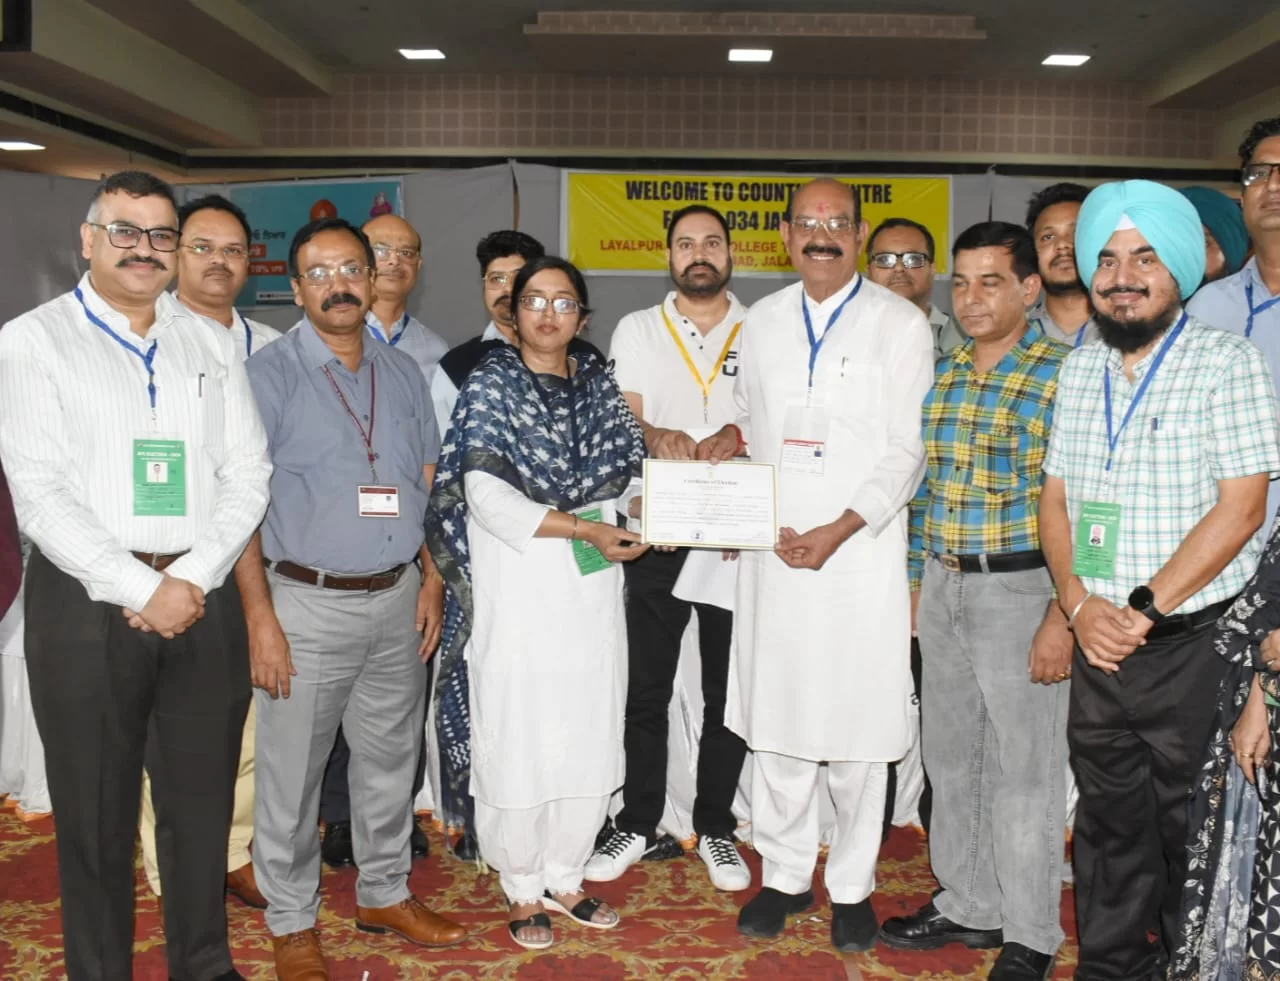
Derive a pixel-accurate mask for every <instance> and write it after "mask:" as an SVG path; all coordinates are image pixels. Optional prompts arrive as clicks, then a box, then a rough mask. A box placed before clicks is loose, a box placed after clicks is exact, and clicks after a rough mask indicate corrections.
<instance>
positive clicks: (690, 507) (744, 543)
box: [642, 459, 778, 549]
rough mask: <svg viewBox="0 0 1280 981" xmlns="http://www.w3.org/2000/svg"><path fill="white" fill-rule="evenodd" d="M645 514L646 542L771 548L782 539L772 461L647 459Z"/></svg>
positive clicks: (696, 546)
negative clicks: (706, 461) (722, 461)
mask: <svg viewBox="0 0 1280 981" xmlns="http://www.w3.org/2000/svg"><path fill="white" fill-rule="evenodd" d="M642 514H643V522H644V542H645V544H646V545H680V546H688V547H692V548H719V549H771V548H773V547H774V545H775V544H776V543H777V541H778V511H777V495H776V492H775V485H774V471H773V467H772V465H770V464H767V463H745V462H736V463H735V462H726V463H720V464H715V465H713V464H710V463H704V462H701V461H694V460H653V459H650V460H645V462H644V507H643V511H642Z"/></svg>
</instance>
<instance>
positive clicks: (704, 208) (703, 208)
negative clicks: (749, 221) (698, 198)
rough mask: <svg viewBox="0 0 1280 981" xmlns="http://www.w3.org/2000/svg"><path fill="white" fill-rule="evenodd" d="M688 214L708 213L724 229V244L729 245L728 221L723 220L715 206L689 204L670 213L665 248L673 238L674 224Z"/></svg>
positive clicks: (674, 233)
mask: <svg viewBox="0 0 1280 981" xmlns="http://www.w3.org/2000/svg"><path fill="white" fill-rule="evenodd" d="M690 215H710V216H711V217H712V218H714V219H715V220H716V221H718V222H719V223H720V228H721V229H723V231H724V244H725V245H729V244H730V243H729V223H728V222H727V221H725V220H724V215H722V214H720V212H718V211H717V210H716V209H715V208H713V207H711V206H710V205H706V204H689V205H685V207H683V208H681V209H680V210H679V211H676V212H674V213H673V214H672V215H671V221H670V222H668V223H667V248H668V249H669V248H671V243H672V242H673V241H674V240H675V235H676V225H678V224H680V222H681V221H682V220H683V219H685V218H688V217H689V216H690Z"/></svg>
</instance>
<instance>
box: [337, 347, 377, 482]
mask: <svg viewBox="0 0 1280 981" xmlns="http://www.w3.org/2000/svg"><path fill="white" fill-rule="evenodd" d="M324 373H325V375H326V377H328V379H329V384H330V385H332V386H333V390H334V391H335V392H337V393H338V398H339V399H340V400H341V402H342V407H343V408H344V409H346V410H347V415H349V416H350V417H351V421H352V422H354V423H355V424H356V429H358V430H360V439H361V440H363V441H364V448H365V451H366V452H367V453H368V454H369V472H370V473H372V474H373V482H374V483H375V484H376V483H377V482H378V468H377V466H376V465H375V464H374V462H373V461H374V460H375V459H376V457H375V456H374V452H373V424H374V422H375V417H374V409H375V408H376V406H377V404H378V366H377V365H376V364H373V363H372V362H371V363H370V364H369V431H368V432H367V433H366V432H365V430H364V426H362V425H360V420H359V419H358V418H356V414H355V413H354V412H352V411H351V404H350V403H349V402H348V401H347V397H346V396H345V395H343V394H342V389H341V388H339V387H338V381H337V379H336V378H334V377H333V372H332V371H330V370H329V366H328V365H325V366H324Z"/></svg>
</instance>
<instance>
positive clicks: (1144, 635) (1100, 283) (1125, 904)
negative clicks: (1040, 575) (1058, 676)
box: [1040, 181, 1280, 981]
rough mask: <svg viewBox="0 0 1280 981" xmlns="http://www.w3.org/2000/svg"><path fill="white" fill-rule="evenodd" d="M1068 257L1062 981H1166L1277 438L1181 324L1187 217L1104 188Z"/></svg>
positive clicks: (1247, 355) (1239, 366)
mask: <svg viewBox="0 0 1280 981" xmlns="http://www.w3.org/2000/svg"><path fill="white" fill-rule="evenodd" d="M1075 253H1076V262H1077V264H1078V266H1079V269H1080V274H1081V277H1082V279H1083V281H1084V282H1085V283H1087V284H1088V285H1089V289H1090V291H1091V296H1092V299H1093V305H1094V310H1095V314H1094V320H1095V322H1096V324H1097V325H1098V329H1099V331H1100V335H1101V339H1102V343H1101V344H1090V345H1088V346H1086V347H1084V348H1082V349H1081V350H1078V351H1074V352H1072V354H1071V355H1070V357H1068V359H1067V361H1066V363H1065V364H1064V366H1063V369H1062V373H1061V375H1060V377H1059V382H1058V398H1057V403H1056V405H1055V409H1054V420H1053V432H1052V435H1051V437H1050V441H1049V451H1048V455H1047V456H1046V458H1045V463H1044V471H1045V474H1046V479H1045V487H1044V491H1043V494H1042V496H1041V499H1040V538H1041V544H1042V546H1043V548H1044V552H1045V557H1046V558H1047V559H1048V562H1049V568H1050V571H1051V572H1052V574H1053V579H1054V583H1055V584H1056V586H1057V590H1058V602H1059V603H1060V605H1061V607H1062V610H1063V612H1064V613H1065V614H1066V615H1067V618H1068V622H1069V624H1070V625H1071V627H1072V629H1073V630H1074V632H1075V639H1076V649H1075V654H1074V665H1073V670H1072V683H1071V702H1070V708H1069V713H1068V723H1067V739H1068V744H1069V746H1070V750H1071V760H1072V765H1073V768H1074V770H1075V775H1076V782H1077V784H1078V786H1079V789H1080V802H1079V807H1078V810H1077V814H1076V825H1075V847H1074V851H1075V872H1076V919H1077V923H1078V924H1079V936H1080V961H1079V966H1078V968H1077V970H1076V975H1075V976H1076V978H1077V979H1078V981H1094V979H1121V978H1123V979H1130V978H1152V977H1163V975H1164V967H1165V965H1166V964H1167V962H1168V960H1169V955H1170V948H1171V945H1172V944H1173V942H1174V940H1175V938H1176V936H1177V917H1178V911H1179V901H1180V899H1181V885H1182V883H1183V881H1184V880H1185V879H1186V871H1187V863H1188V853H1187V843H1186V832H1187V815H1188V808H1187V797H1188V791H1189V789H1190V787H1191V785H1192V781H1193V779H1194V778H1195V776H1196V773H1197V771H1198V770H1199V768H1200V765H1201V763H1202V762H1203V759H1204V752H1205V747H1206V744H1207V742H1208V738H1209V734H1210V730H1211V728H1212V725H1213V722H1214V714H1215V710H1216V705H1217V696H1218V686H1219V682H1220V681H1221V679H1222V677H1223V675H1224V674H1225V672H1226V668H1227V662H1226V660H1225V659H1224V658H1221V657H1219V656H1217V654H1216V653H1215V651H1214V646H1213V641H1214V631H1213V630H1212V629H1211V628H1212V626H1213V624H1214V622H1215V621H1216V620H1217V619H1218V617H1219V616H1221V615H1222V613H1223V612H1225V611H1226V609H1227V608H1228V607H1229V606H1230V605H1231V602H1232V600H1233V599H1234V598H1235V596H1236V595H1237V594H1238V593H1239V592H1240V591H1241V589H1242V588H1243V587H1244V586H1245V583H1246V582H1247V581H1248V579H1249V577H1250V575H1251V574H1252V572H1253V570H1254V567H1255V566H1256V565H1257V563H1258V558H1259V556H1260V554H1261V552H1262V546H1263V541H1262V535H1261V534H1260V532H1259V529H1260V528H1261V527H1262V524H1263V520H1264V518H1265V516H1266V501H1267V482H1268V478H1269V476H1271V475H1274V474H1275V473H1276V472H1277V471H1278V470H1280V446H1278V435H1280V426H1278V425H1277V411H1276V398H1275V390H1274V387H1273V385H1272V382H1271V375H1270V372H1269V371H1268V369H1267V365H1266V362H1265V360H1264V358H1263V356H1262V354H1261V352H1260V351H1259V350H1258V349H1257V348H1256V347H1254V346H1253V345H1252V344H1251V343H1249V342H1248V341H1246V340H1245V339H1244V338H1242V337H1240V336H1238V335H1235V334H1230V333H1227V332H1226V331H1221V330H1215V329H1212V328H1210V327H1208V326H1207V325H1205V324H1203V323H1201V322H1200V321H1198V320H1196V319H1195V318H1193V317H1189V316H1188V315H1187V313H1186V311H1185V310H1183V308H1182V304H1183V302H1184V301H1185V300H1186V299H1187V298H1188V297H1190V296H1191V294H1192V293H1193V292H1194V291H1195V289H1196V287H1197V286H1199V284H1200V281H1201V280H1202V279H1203V277H1204V267H1205V249H1204V231H1203V229H1202V228H1201V224H1200V217H1199V215H1198V214H1197V213H1196V210H1195V208H1194V207H1193V206H1192V205H1191V203H1190V202H1189V201H1188V200H1187V199H1186V198H1184V197H1183V196H1182V195H1181V194H1179V193H1177V192H1176V191H1174V190H1173V189H1171V188H1168V187H1165V186H1163V185H1160V184H1155V183H1152V182H1151V181H1125V182H1123V183H1111V184H1104V185H1102V186H1100V187H1098V188H1096V189H1095V190H1094V191H1092V192H1091V193H1090V194H1089V196H1088V198H1087V199H1086V200H1085V202H1084V205H1083V207H1082V208H1081V209H1080V216H1079V220H1078V223H1077V225H1076V231H1075ZM1153 938H1154V939H1153Z"/></svg>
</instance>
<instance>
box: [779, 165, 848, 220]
mask: <svg viewBox="0 0 1280 981" xmlns="http://www.w3.org/2000/svg"><path fill="white" fill-rule="evenodd" d="M815 180H826V181H835V182H836V183H837V184H840V185H843V186H844V187H846V188H848V190H849V196H850V197H852V198H853V223H854V224H855V225H857V224H858V223H859V222H861V221H862V195H861V194H859V193H858V189H857V188H856V187H855V186H854V185H852V184H845V182H844V181H837V180H836V179H835V178H834V177H818V178H815ZM812 183H813V181H809V182H808V183H805V184H801V185H800V186H799V187H797V188H796V189H795V190H794V191H792V192H791V193H790V194H789V195H788V196H787V206H786V207H785V208H783V209H782V220H783V221H785V222H790V221H791V205H792V204H793V203H795V200H796V195H797V194H799V193H800V192H801V191H803V190H804V189H805V188H806V187H808V186H809V184H812Z"/></svg>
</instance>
